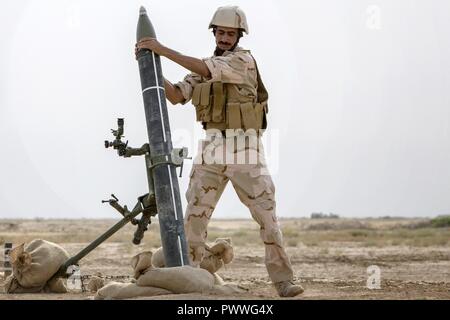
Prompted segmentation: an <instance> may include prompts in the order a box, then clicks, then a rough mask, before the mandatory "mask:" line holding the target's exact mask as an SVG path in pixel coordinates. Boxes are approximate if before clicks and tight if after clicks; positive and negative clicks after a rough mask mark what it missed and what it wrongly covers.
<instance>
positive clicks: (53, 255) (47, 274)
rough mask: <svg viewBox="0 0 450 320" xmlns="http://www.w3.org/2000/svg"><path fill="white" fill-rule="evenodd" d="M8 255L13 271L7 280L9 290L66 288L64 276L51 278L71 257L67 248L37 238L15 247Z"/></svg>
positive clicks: (63, 290)
mask: <svg viewBox="0 0 450 320" xmlns="http://www.w3.org/2000/svg"><path fill="white" fill-rule="evenodd" d="M9 256H10V261H11V265H12V268H13V274H12V279H10V281H9V282H8V286H7V290H6V291H7V292H8V293H20V292H21V293H25V292H27V293H28V292H42V291H43V292H55V293H65V292H67V288H66V286H65V282H64V280H63V279H53V280H52V281H50V282H48V281H49V280H50V278H51V277H52V276H53V275H54V274H55V273H56V272H57V271H58V269H59V268H60V266H61V265H62V264H63V263H64V262H66V261H67V259H69V254H68V252H67V251H66V250H64V249H63V248H62V247H61V246H59V245H57V244H56V243H52V242H49V241H45V240H41V239H37V240H33V241H31V242H30V243H29V244H27V245H25V244H21V245H19V246H17V247H15V248H13V249H12V250H11V251H10V253H9ZM47 282H48V283H47Z"/></svg>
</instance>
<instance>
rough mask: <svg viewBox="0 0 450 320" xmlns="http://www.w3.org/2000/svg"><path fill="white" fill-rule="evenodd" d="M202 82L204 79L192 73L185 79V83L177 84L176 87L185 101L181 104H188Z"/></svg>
mask: <svg viewBox="0 0 450 320" xmlns="http://www.w3.org/2000/svg"><path fill="white" fill-rule="evenodd" d="M200 82H202V77H201V76H200V75H198V74H196V73H190V74H188V75H187V76H186V77H184V79H183V81H180V82H178V83H175V84H174V86H176V87H178V88H179V89H180V90H181V94H182V95H183V97H184V101H183V102H181V104H186V103H187V102H188V101H189V100H191V98H192V92H193V91H194V87H195V86H196V85H197V84H198V83H200Z"/></svg>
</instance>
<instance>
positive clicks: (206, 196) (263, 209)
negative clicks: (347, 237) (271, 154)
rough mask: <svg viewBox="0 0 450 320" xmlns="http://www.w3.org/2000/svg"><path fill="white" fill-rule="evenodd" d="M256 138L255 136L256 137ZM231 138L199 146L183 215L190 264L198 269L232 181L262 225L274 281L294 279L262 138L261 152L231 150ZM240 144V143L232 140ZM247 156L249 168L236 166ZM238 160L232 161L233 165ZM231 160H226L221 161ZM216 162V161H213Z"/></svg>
mask: <svg viewBox="0 0 450 320" xmlns="http://www.w3.org/2000/svg"><path fill="white" fill-rule="evenodd" d="M255 138H256V137H255ZM230 139H233V138H219V139H213V141H201V143H200V144H199V146H200V150H199V153H198V155H197V157H196V159H195V161H194V165H193V167H192V170H191V173H190V182H189V187H188V190H187V192H186V199H187V202H188V205H187V209H186V215H185V220H184V221H185V231H186V239H187V242H188V246H189V256H190V260H191V264H192V265H194V266H198V265H199V264H200V262H201V260H202V257H203V255H204V252H205V250H206V249H205V248H206V244H205V241H206V238H207V227H208V223H209V221H210V219H211V216H212V214H213V211H214V208H215V207H216V205H217V202H218V201H219V198H220V196H221V195H222V192H223V191H224V189H225V187H226V185H227V183H228V181H231V183H232V185H233V187H234V189H235V190H236V193H237V195H238V196H239V199H240V200H241V202H242V203H243V204H244V205H245V206H247V207H248V209H249V210H250V213H251V215H252V217H253V219H254V220H255V221H256V222H257V223H258V224H259V226H260V237H261V239H262V241H263V243H264V245H265V264H266V268H267V271H268V274H269V276H270V278H271V280H272V281H273V282H279V281H285V280H288V281H289V280H292V279H293V271H292V266H291V263H290V261H289V258H288V256H287V254H286V252H285V250H284V247H283V239H282V233H281V230H280V226H279V222H278V220H277V216H276V213H275V209H276V203H275V186H274V184H273V181H272V178H271V176H270V175H269V173H268V171H267V165H266V162H265V158H264V150H263V147H262V144H261V140H260V138H256V139H257V148H253V147H249V143H248V141H247V144H246V146H242V145H241V146H240V147H239V143H235V144H234V146H230V144H229V142H230ZM234 141H236V140H234ZM252 152H253V155H254V154H255V153H254V152H256V153H257V157H256V158H257V161H249V160H248V159H249V158H250V157H251V155H250V153H252ZM239 155H242V156H244V155H245V156H246V157H247V158H246V159H247V160H246V163H242V161H236V159H237V157H238V156H239ZM233 156H234V160H233V161H229V160H230V159H231V158H232V157H233ZM226 157H228V161H223V160H224V158H226ZM211 158H213V159H214V160H216V161H211Z"/></svg>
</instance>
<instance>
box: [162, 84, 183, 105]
mask: <svg viewBox="0 0 450 320" xmlns="http://www.w3.org/2000/svg"><path fill="white" fill-rule="evenodd" d="M164 88H165V89H166V97H167V99H169V101H170V103H172V104H178V103H181V102H183V101H184V100H185V99H184V97H183V94H182V93H181V90H180V88H179V87H177V86H174V85H173V84H172V83H171V82H170V81H169V80H167V79H164Z"/></svg>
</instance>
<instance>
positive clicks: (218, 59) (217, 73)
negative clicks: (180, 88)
mask: <svg viewBox="0 0 450 320" xmlns="http://www.w3.org/2000/svg"><path fill="white" fill-rule="evenodd" d="M203 61H204V62H205V63H206V65H207V66H208V69H209V71H210V72H211V79H210V80H209V81H211V82H216V81H219V82H223V83H233V84H244V83H245V81H246V79H247V72H248V71H249V70H255V63H254V60H253V58H252V56H251V55H250V54H249V53H247V52H243V51H240V52H235V53H232V54H228V55H226V56H215V57H211V58H206V59H203Z"/></svg>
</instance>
